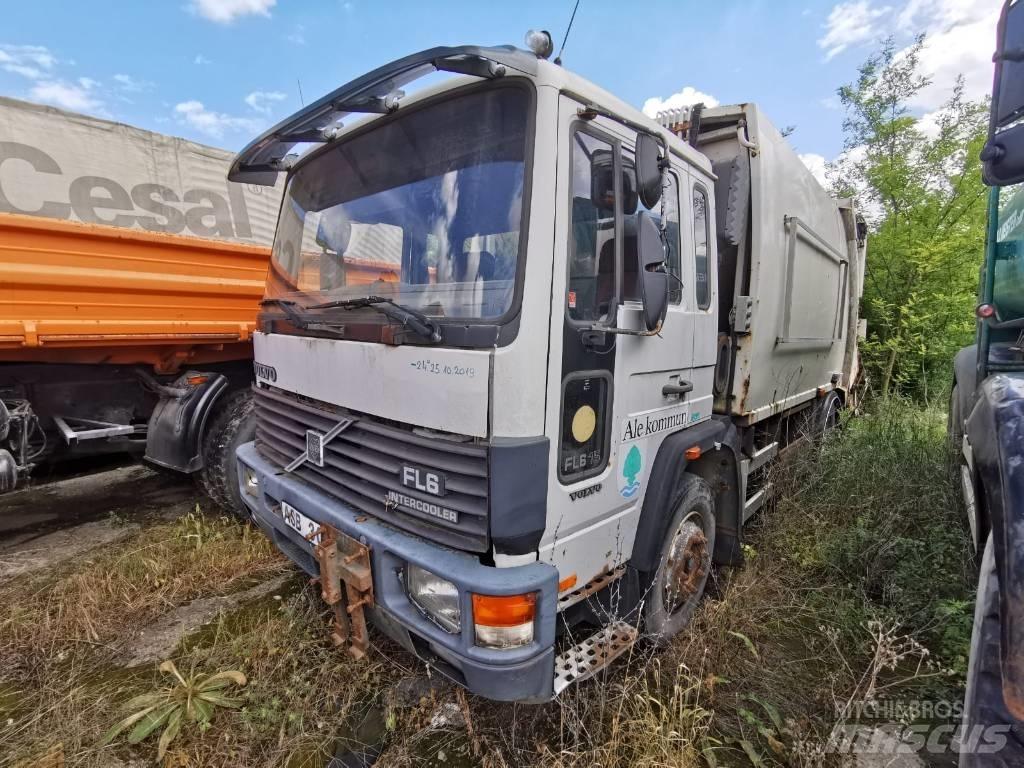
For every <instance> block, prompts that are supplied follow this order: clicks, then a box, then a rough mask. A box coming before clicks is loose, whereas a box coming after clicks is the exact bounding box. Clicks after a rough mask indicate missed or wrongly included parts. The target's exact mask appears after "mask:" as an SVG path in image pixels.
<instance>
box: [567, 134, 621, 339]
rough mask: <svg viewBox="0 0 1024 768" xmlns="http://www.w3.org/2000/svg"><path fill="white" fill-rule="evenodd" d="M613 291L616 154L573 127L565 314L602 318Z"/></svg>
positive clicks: (577, 317) (575, 316) (581, 319)
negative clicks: (570, 227)
mask: <svg viewBox="0 0 1024 768" xmlns="http://www.w3.org/2000/svg"><path fill="white" fill-rule="evenodd" d="M614 296H615V155H614V151H613V147H612V145H611V144H609V143H608V142H606V141H603V140H601V139H599V138H597V137H595V136H591V135H590V134H587V133H583V132H581V131H577V132H576V133H575V134H574V136H573V151H572V229H571V232H570V235H569V290H568V296H566V306H567V307H568V312H569V317H570V318H571V319H573V320H578V321H583V322H587V321H597V320H602V319H604V318H605V317H606V316H607V314H608V311H609V309H610V307H611V303H612V300H613V298H614Z"/></svg>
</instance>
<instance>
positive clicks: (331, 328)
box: [260, 299, 345, 337]
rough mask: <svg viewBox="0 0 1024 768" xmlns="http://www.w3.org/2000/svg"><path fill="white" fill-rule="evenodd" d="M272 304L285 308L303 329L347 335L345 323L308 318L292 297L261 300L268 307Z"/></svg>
mask: <svg viewBox="0 0 1024 768" xmlns="http://www.w3.org/2000/svg"><path fill="white" fill-rule="evenodd" d="M271 305H273V306H275V307H280V308H281V309H283V310H284V313H285V315H286V316H287V317H288V320H289V321H290V322H291V324H292V325H294V326H295V327H296V328H299V329H301V330H303V331H323V332H326V333H333V334H335V335H341V336H342V337H344V335H345V326H343V325H340V324H333V323H330V322H327V323H322V322H312V321H310V320H306V319H305V318H304V317H303V316H302V315H301V314H300V313H299V311H298V310H296V309H295V307H297V306H299V304H298V302H296V301H292V300H291V299H264V300H263V301H261V302H260V306H264V307H268V306H271ZM307 309H308V307H307Z"/></svg>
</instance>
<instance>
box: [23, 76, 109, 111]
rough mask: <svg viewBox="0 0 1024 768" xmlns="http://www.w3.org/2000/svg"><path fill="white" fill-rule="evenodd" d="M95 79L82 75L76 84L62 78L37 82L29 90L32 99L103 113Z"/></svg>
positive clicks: (73, 109) (71, 108)
mask: <svg viewBox="0 0 1024 768" xmlns="http://www.w3.org/2000/svg"><path fill="white" fill-rule="evenodd" d="M97 85H98V83H97V82H96V81H95V80H90V79H89V78H87V77H83V78H81V79H80V80H79V82H78V83H77V84H73V83H67V82H64V81H62V80H53V81H48V82H41V83H37V84H36V85H34V86H33V87H32V90H31V91H29V94H30V95H31V97H32V99H34V100H35V101H39V102H42V103H43V104H52V105H53V106H55V107H60V108H62V109H68V110H71V111H73V112H95V113H98V114H103V113H104V109H103V101H102V100H101V99H100V98H98V97H97V95H96V93H95V91H94V89H95V87H96V86H97Z"/></svg>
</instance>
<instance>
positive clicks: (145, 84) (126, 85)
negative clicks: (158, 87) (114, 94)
mask: <svg viewBox="0 0 1024 768" xmlns="http://www.w3.org/2000/svg"><path fill="white" fill-rule="evenodd" d="M114 82H115V83H116V84H117V87H118V88H120V89H121V90H122V91H126V92H128V93H139V92H140V91H146V90H149V89H150V88H152V87H153V84H152V83H151V82H149V81H148V80H137V79H136V78H134V77H132V76H131V75H125V74H120V75H114Z"/></svg>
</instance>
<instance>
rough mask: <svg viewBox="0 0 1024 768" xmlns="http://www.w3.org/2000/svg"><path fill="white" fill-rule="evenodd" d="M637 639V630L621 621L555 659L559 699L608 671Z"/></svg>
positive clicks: (556, 692) (556, 689)
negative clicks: (563, 692) (576, 686)
mask: <svg viewBox="0 0 1024 768" xmlns="http://www.w3.org/2000/svg"><path fill="white" fill-rule="evenodd" d="M637 636H638V633H637V629H636V627H633V626H631V625H629V624H627V623H626V622H624V621H617V622H615V623H613V624H609V625H608V626H606V627H604V628H602V629H600V630H598V631H597V632H595V633H594V634H593V635H591V636H590V637H588V638H587V639H586V640H584V641H583V642H581V643H579V644H578V645H574V646H573V647H572V648H569V649H568V650H566V651H565V652H564V653H560V654H558V656H556V657H555V695H556V696H557V695H558V694H559V693H561V692H562V691H563V690H565V689H566V688H567V687H568V686H569V685H571V684H572V683H578V682H580V681H581V680H586V679H587V678H588V677H591V676H592V675H594V674H596V673H598V672H600V671H601V670H602V669H604V668H605V667H607V666H608V665H609V664H611V663H612V662H613V661H615V659H617V658H619V656H621V655H622V654H623V653H624V652H625V651H627V650H629V648H630V647H631V646H632V645H633V643H635V642H636V640H637Z"/></svg>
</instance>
